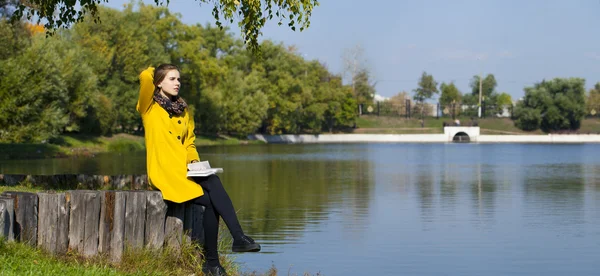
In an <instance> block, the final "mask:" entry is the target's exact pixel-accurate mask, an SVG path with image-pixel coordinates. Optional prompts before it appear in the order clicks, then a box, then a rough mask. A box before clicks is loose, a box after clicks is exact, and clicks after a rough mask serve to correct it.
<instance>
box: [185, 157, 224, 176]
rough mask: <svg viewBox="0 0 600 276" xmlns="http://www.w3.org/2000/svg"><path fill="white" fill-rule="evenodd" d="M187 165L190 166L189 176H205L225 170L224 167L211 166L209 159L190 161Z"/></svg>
mask: <svg viewBox="0 0 600 276" xmlns="http://www.w3.org/2000/svg"><path fill="white" fill-rule="evenodd" d="M187 167H188V172H187V176H188V177H194V176H200V177H205V176H209V175H213V174H217V173H222V172H223V169H222V168H211V167H210V163H208V161H201V162H196V163H190V164H188V165H187Z"/></svg>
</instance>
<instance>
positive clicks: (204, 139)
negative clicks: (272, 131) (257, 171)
mask: <svg viewBox="0 0 600 276" xmlns="http://www.w3.org/2000/svg"><path fill="white" fill-rule="evenodd" d="M261 143H264V142H261V141H249V140H241V139H238V138H235V137H228V136H225V135H219V136H216V135H197V136H196V146H217V145H247V144H261Z"/></svg>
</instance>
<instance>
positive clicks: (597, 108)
mask: <svg viewBox="0 0 600 276" xmlns="http://www.w3.org/2000/svg"><path fill="white" fill-rule="evenodd" d="M585 111H586V114H590V115H592V116H594V115H597V114H598V113H600V82H598V83H596V85H594V88H592V89H590V92H589V94H588V96H587V98H586V99H585Z"/></svg>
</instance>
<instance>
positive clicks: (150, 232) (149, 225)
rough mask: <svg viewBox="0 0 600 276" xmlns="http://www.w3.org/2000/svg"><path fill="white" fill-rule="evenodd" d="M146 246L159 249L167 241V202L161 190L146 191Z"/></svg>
mask: <svg viewBox="0 0 600 276" xmlns="http://www.w3.org/2000/svg"><path fill="white" fill-rule="evenodd" d="M146 199H147V200H146V227H145V237H144V239H145V240H146V247H147V248H151V249H159V248H162V247H163V244H164V242H165V218H166V216H167V204H165V201H164V200H163V198H162V193H161V192H159V191H148V192H146Z"/></svg>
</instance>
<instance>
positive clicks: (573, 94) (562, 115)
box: [515, 78, 585, 132]
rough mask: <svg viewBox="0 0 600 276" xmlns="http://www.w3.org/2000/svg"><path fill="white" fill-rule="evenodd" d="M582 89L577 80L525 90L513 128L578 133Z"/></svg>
mask: <svg viewBox="0 0 600 276" xmlns="http://www.w3.org/2000/svg"><path fill="white" fill-rule="evenodd" d="M584 86H585V80H583V79H580V78H569V79H561V78H555V79H553V80H550V81H542V82H540V83H537V84H535V85H534V86H533V87H526V88H525V98H524V99H523V101H521V102H519V103H518V104H517V108H516V110H515V117H516V121H515V124H516V125H517V126H518V127H519V128H521V129H524V130H525V129H526V130H535V129H537V128H541V129H542V130H543V131H544V132H554V131H563V130H570V131H572V130H577V129H579V127H580V126H581V120H582V119H583V116H584V115H585V88H584Z"/></svg>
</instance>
